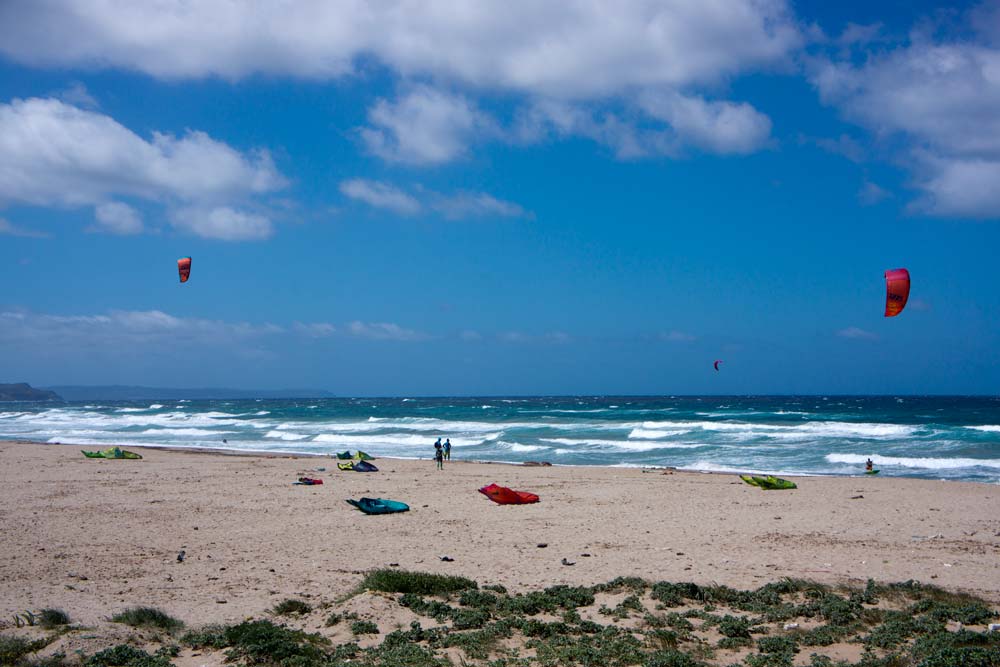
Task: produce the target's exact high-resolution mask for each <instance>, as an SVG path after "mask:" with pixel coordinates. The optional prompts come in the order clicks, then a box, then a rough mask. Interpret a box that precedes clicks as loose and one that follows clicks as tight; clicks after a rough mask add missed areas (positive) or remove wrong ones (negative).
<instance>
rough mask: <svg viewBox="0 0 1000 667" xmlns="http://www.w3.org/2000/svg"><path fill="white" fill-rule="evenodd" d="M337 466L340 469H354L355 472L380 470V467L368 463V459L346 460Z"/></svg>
mask: <svg viewBox="0 0 1000 667" xmlns="http://www.w3.org/2000/svg"><path fill="white" fill-rule="evenodd" d="M337 468H339V469H340V470H353V471H354V472H378V468H376V467H375V466H374V465H373V464H371V463H368V461H344V462H343V463H338V464H337Z"/></svg>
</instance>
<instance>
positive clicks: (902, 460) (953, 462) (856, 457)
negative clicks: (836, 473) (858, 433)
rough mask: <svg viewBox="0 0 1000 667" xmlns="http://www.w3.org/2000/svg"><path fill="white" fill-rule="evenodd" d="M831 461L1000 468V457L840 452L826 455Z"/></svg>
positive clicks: (918, 466) (931, 466) (935, 466)
mask: <svg viewBox="0 0 1000 667" xmlns="http://www.w3.org/2000/svg"><path fill="white" fill-rule="evenodd" d="M825 458H826V460H827V461H829V462H830V463H853V464H858V465H860V464H863V463H864V462H865V461H867V460H868V459H869V458H871V460H872V462H873V463H875V464H876V465H881V466H892V465H896V466H902V467H904V468H924V469H928V470H953V469H955V468H997V469H1000V459H969V458H953V459H949V458H933V457H900V456H879V455H878V454H872V455H871V456H867V455H865V454H838V453H832V454H827V455H826V457H825Z"/></svg>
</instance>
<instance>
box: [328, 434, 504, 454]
mask: <svg viewBox="0 0 1000 667" xmlns="http://www.w3.org/2000/svg"><path fill="white" fill-rule="evenodd" d="M490 435H491V436H494V437H495V436H496V435H499V434H490ZM490 439H492V438H490ZM484 440H485V438H483V437H463V436H451V444H452V445H453V446H455V447H469V446H472V445H478V444H481V443H482V442H483V441H484ZM312 442H323V443H327V444H334V445H355V446H358V447H365V446H371V445H385V446H389V447H411V448H412V447H419V448H422V449H427V450H428V451H430V450H431V449H432V448H433V446H434V441H433V440H430V439H428V437H427V436H425V435H415V434H405V433H393V434H383V435H343V434H340V433H321V434H319V435H317V436H316V437H315V438H313V439H312Z"/></svg>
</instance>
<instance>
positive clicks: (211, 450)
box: [0, 438, 1000, 487]
mask: <svg viewBox="0 0 1000 667" xmlns="http://www.w3.org/2000/svg"><path fill="white" fill-rule="evenodd" d="M8 442H9V443H16V444H26V445H43V446H57V447H83V448H94V449H107V448H108V447H122V448H125V447H132V448H141V449H150V450H157V451H167V452H169V451H182V452H191V453H194V454H218V455H220V456H237V457H240V456H250V457H261V458H288V459H297V458H318V459H333V460H337V457H336V455H335V454H320V453H317V452H294V451H279V450H271V449H233V448H225V447H205V446H202V445H192V446H187V445H162V444H141V443H129V442H123V443H116V444H109V443H90V444H78V443H65V442H43V441H40V440H24V439H22V440H6V439H3V438H0V444H2V443H8ZM377 458H379V459H382V460H387V461H432V460H433V459H432V458H431V457H430V456H428V457H427V458H424V457H403V456H379V457H377ZM449 462H451V463H474V464H478V465H506V466H515V467H552V468H582V469H609V470H642V471H674V472H679V473H685V474H693V475H722V476H732V475H775V476H781V477H790V478H796V479H867V478H871V477H878V478H879V479H912V480H918V481H924V482H931V481H933V482H947V483H958V484H979V485H982V486H986V487H1000V481H998V482H981V481H975V480H962V479H949V478H943V477H942V478H927V477H916V476H909V475H875V476H870V475H866V474H864V473H863V472H860V473H859V474H857V475H839V474H835V473H819V472H785V471H771V470H756V469H749V468H746V469H735V468H734V469H732V470H702V469H698V468H686V467H680V466H665V465H664V466H661V465H639V464H631V463H625V464H613V465H604V464H599V463H595V464H592V465H588V464H582V463H552V462H549V461H534V460H529V461H491V460H486V459H466V458H461V459H458V458H454V459H450V460H449Z"/></svg>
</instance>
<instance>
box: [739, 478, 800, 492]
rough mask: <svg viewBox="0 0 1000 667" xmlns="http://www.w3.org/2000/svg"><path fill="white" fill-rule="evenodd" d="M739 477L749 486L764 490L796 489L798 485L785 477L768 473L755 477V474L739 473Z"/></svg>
mask: <svg viewBox="0 0 1000 667" xmlns="http://www.w3.org/2000/svg"><path fill="white" fill-rule="evenodd" d="M740 479H742V480H743V481H744V482H746V483H747V484H749V485H750V486H756V487H760V488H761V489H764V490H765V491H772V490H774V489H797V488H799V487H798V486H796V485H795V482H789V481H788V480H787V479H781V478H780V477H775V476H774V475H768V476H767V477H757V476H756V475H740Z"/></svg>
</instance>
